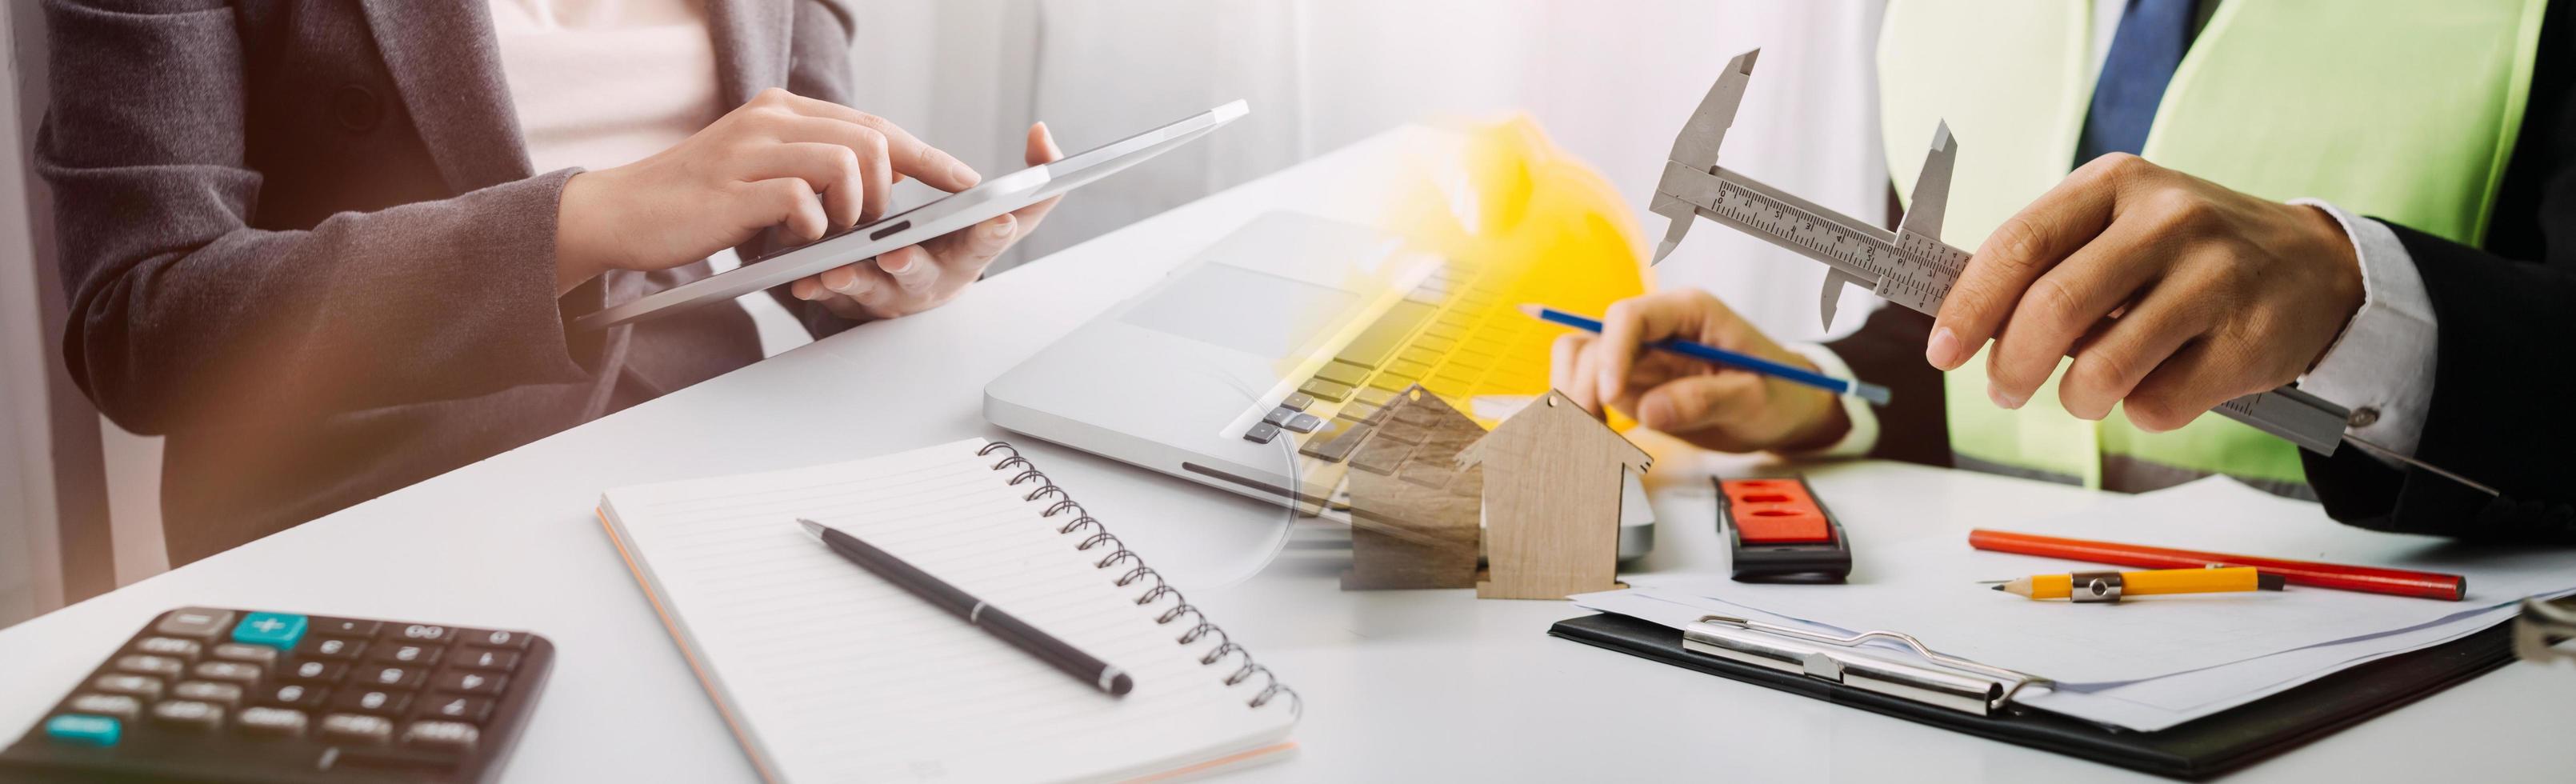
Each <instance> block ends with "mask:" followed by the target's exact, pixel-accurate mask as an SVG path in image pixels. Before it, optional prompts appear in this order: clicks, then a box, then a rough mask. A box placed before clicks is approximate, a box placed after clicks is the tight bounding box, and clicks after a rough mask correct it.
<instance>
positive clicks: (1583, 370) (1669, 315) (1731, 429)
mask: <svg viewBox="0 0 2576 784" xmlns="http://www.w3.org/2000/svg"><path fill="white" fill-rule="evenodd" d="M1601 327H1602V329H1601V334H1600V335H1599V336H1594V335H1592V334H1591V333H1588V332H1580V331H1576V332H1568V333H1566V334H1564V335H1561V336H1559V337H1558V338H1557V339H1556V354H1555V357H1554V358H1553V361H1552V362H1550V371H1549V372H1550V378H1549V381H1550V382H1551V383H1552V384H1553V385H1554V386H1555V387H1556V389H1557V390H1558V391H1561V392H1564V393H1565V395H1566V397H1567V398H1568V399H1571V400H1573V401H1574V403H1575V404H1576V405H1579V406H1582V407H1583V409H1584V410H1585V411H1589V412H1592V413H1593V414H1594V415H1599V414H1600V413H1601V412H1602V411H1603V406H1605V405H1606V406H1608V407H1609V408H1611V409H1615V410H1618V411H1619V412H1621V413H1624V414H1627V415H1628V416H1630V417H1632V418H1634V419H1636V420H1637V423H1638V424H1640V425H1644V426H1646V427H1648V428H1652V429H1655V430H1659V431H1662V432H1665V433H1668V434H1671V435H1673V436H1676V437H1679V438H1681V439H1682V440H1685V441H1689V442H1691V443H1693V444H1696V445H1699V446H1700V447H1703V448H1707V449H1715V450H1719V451H1724V452H1754V451H1761V450H1776V451H1800V450H1810V449H1821V448H1824V447H1827V446H1831V445H1832V444H1833V443H1834V442H1836V441H1839V440H1841V439H1842V437H1843V435H1844V434H1845V433H1848V432H1850V431H1851V420H1850V419H1849V418H1848V417H1846V416H1844V414H1843V408H1842V402H1841V401H1839V400H1837V399H1835V398H1834V396H1833V394H1831V393H1828V392H1825V391H1823V390H1820V389H1816V388H1814V387H1809V386H1804V385H1800V384H1794V383H1790V382H1789V381H1786V380H1783V379H1781V378H1778V377H1776V376H1770V375H1764V374H1759V373H1753V372H1750V371H1746V370H1741V369H1737V368H1732V367H1726V366H1722V365H1715V364H1710V363H1708V362H1703V361H1700V360H1697V359H1692V358H1690V357H1686V356H1682V355H1680V354H1676V353H1673V352H1669V351H1653V350H1648V349H1646V348H1645V346H1646V344H1649V343H1653V342H1656V341H1659V340H1664V339H1666V338H1681V339H1683V340H1691V341H1697V342H1700V343H1706V344H1708V345H1712V346H1716V347H1718V348H1722V349H1726V350H1728V351H1735V352H1740V353H1745V354H1751V355H1753V356H1757V357H1761V358H1763V359H1768V360H1771V361H1774V362H1779V363H1782V364H1786V365H1792V366H1796V367H1803V368H1807V369H1809V370H1814V369H1816V367H1815V364H1814V363H1812V362H1809V361H1807V359H1806V358H1805V357H1801V356H1799V355H1797V354H1796V353H1795V352H1791V351H1789V350H1788V349H1785V348H1782V347H1781V346H1780V344H1779V343H1777V342H1775V341H1773V340H1771V338H1770V337H1768V336H1765V335H1763V334H1762V331H1761V330H1759V329H1756V328H1754V326H1753V324H1752V323H1751V322H1748V321H1745V320H1744V318H1743V317H1741V316H1738V315H1736V313H1735V311H1734V310H1733V309H1731V308H1728V307H1727V306H1726V303H1724V302H1720V301H1718V299H1717V297H1714V296H1711V295H1709V293H1708V292H1704V291H1699V290H1696V289H1676V290H1671V291H1658V292H1654V293H1651V294H1646V295H1644V296H1639V297H1632V298H1629V299H1625V300H1621V301H1619V302H1616V303H1613V304H1612V305H1611V306H1610V310H1609V312H1607V313H1605V314H1603V315H1602V317H1601Z"/></svg>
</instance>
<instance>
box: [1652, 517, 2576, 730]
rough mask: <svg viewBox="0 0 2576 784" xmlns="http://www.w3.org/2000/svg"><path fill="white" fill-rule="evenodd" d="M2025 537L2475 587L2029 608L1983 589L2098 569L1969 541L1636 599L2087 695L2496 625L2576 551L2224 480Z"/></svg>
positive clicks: (1869, 550) (1676, 582)
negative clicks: (1825, 573) (2408, 632)
mask: <svg viewBox="0 0 2576 784" xmlns="http://www.w3.org/2000/svg"><path fill="white" fill-rule="evenodd" d="M2017 530H2023V531H2026V532H2029V533H2038V534H2047V535H2052V536H2067V537H2075V538H2082V539H2096V540H2103V541H2113V542H2125V543H2134V544H2146V545H2159V546H2166V547H2181V548H2187V549H2194V550H2206V551H2213V552H2224V553H2242V554H2246V555H2263V556H2270V557H2277V558H2294V559H2301V560H2313V561H2325V562H2332V563H2351V564H2370V565H2376V566H2389V567H2395V568H2402V569H2418V570H2424V571H2433V572H2444V573H2450V574H2462V575H2467V576H2468V578H2469V580H2468V585H2469V598H2468V599H2467V600H2466V601H2459V602H2449V601H2439V600H2432V599H2416V598H2408V597H2401V596H2384V595H2379V594H2367V593H2357V592H2352V591H2334V590H2324V589H2316V588H2302V587H2298V586H2292V587H2291V588H2290V589H2289V590H2287V591H2279V592H2271V591H2262V592H2249V593H2226V594H2198V595H2181V596H2157V597H2151V598H2145V599H2135V600H2131V601H2128V602H2123V603H2120V604H2117V605H2100V604H2083V605H2079V604H2073V603H2069V602H2063V601H2033V600H2029V599H2023V598H2020V597H2016V596H2012V595H2010V594H2005V593H2001V592H1996V591H1990V590H1987V587H1986V586H1983V585H1979V584H1977V582H1978V581H1979V580H1999V579H2008V578H2013V577H2022V576H2027V575H2033V574H2049V573H2063V572H2072V571H2087V570H2098V569H2102V568H2105V567H2104V566H2103V565H2101V564H2090V563H2083V562H2078V561H2064V560H2057V559H2051V558H2037V557H2032V556H2026V555H2013V554H2009V553H1993V552H1984V551H1979V550H1974V549H1970V548H1969V547H1968V544H1967V541H1966V535H1965V532H1942V533H1939V534H1935V535H1930V536H1926V537H1922V538H1917V539H1914V540H1911V541H1902V542H1896V543H1892V544H1884V545H1879V546H1875V547H1860V548H1855V551H1854V556H1855V559H1856V563H1855V565H1854V569H1853V572H1852V577H1851V583H1850V584H1848V585H1843V586H1833V587H1820V586H1812V585H1759V584H1748V583H1738V582H1735V581H1732V580H1728V579H1725V578H1723V577H1716V576H1706V577H1692V578H1678V579H1669V578H1666V579H1658V578H1645V580H1644V582H1642V583H1640V582H1638V581H1636V580H1632V581H1631V582H1632V583H1638V584H1645V585H1652V586H1653V587H1657V588H1664V589H1670V590H1680V591H1688V592H1692V593H1696V594H1698V595H1702V596H1708V597H1712V598H1717V599H1722V600H1726V601H1729V602H1733V603H1736V604H1741V605H1745V606H1748V607H1758V608H1761V609H1763V610H1767V611H1770V612H1773V613H1777V614H1780V615H1783V616H1787V617H1791V618H1798V619H1802V620H1810V621H1816V622H1819V623H1824V624H1827V625H1831V626H1837V627H1843V628H1868V629H1903V630H1906V631H1908V632H1911V633H1913V634H1914V635H1915V636H1917V637H1921V638H1923V640H1924V641H1925V642H1927V643H1929V644H1932V645H1934V646H1936V647H1940V648H1942V649H1944V650H1947V651H1949V652H1950V653H1953V654H1956V655H1960V656H1965V657H1968V658H1971V659H1976V660H1978V661H1983V662H1986V663H1989V664H1994V665H1996V666H2001V667H2012V668H2015V669H2020V670H2023V671H2026V672H2033V673H2036V674H2039V675H2043V676H2047V677H2050V678H2053V679H2055V680H2058V681H2060V682H2063V683H2068V684H2073V685H2078V686H2099V685H2108V684H2116V683H2123V682H2128V681H2137V680H2144V679H2148V678H2155V677H2160V676H2166V675H2172V674H2175V673H2180V672H2187V671H2191V670H2198V669H2205V668H2209V667H2215V666H2219V665H2222V664H2229V663H2232V662H2237V661H2242V660H2245V659H2249V658H2253V657H2256V656H2263V655H2267V654H2273V653H2280V652H2283V651H2289V650H2294V649H2299V648H2306V647H2310V646H2316V645H2324V644H2328V643H2333V642H2338V641H2342V640H2347V639H2352V638H2355V637H2361V636H2364V635H2371V634H2379V633H2384V632H2389V631H2392V630H2397V629H2405V628H2411V627H2417V626H2422V625H2425V624H2431V623H2436V622H2439V621H2443V620H2445V619H2449V618H2453V617H2454V616H2468V615H2475V614H2479V613H2483V612H2486V611H2487V610H2489V609H2491V608H2494V607H2497V606H2499V605H2504V604H2509V603H2511V602H2514V601H2517V600H2520V599H2522V598H2523V597H2526V596H2532V595H2537V594H2548V593H2557V592H2560V591H2566V590H2569V589H2571V588H2576V549H2571V548H2534V547H2519V548H2517V547H2505V546H2471V545H2464V544H2460V543H2457V542H2452V541H2449V540H2445V539H2441V538H2437V537H2427V536H2409V535H2402V534H2387V533H2378V532H2373V531H2366V530H2362V529H2359V528H2354V527H2351V526H2346V525H2343V524H2341V523H2337V522H2334V521H2333V520H2330V519H2327V517H2326V516H2325V513H2324V511H2323V510H2322V509H2321V508H2320V507H2318V506H2317V505H2316V504H2312V503H2305V502H2299V501H2291V500H2288V499H2283V498H2279V497H2277V496H2273V495H2270V494H2267V493H2264V492H2262V491H2259V490H2255V489H2253V488H2249V487H2246V486H2244V485H2241V484H2238V483H2236V482H2233V481H2229V480H2225V479H2218V478H2213V479H2208V480H2202V481H2198V482H2193V483H2191V484H2187V485H2183V486H2181V487H2176V488H2172V489H2169V490H2163V491H2159V492H2154V493H2145V494H2141V495H2136V496H2130V497H2126V498H2120V499H2115V500H2111V501H2106V502H2103V503H2102V504H2100V505H2098V506H2095V507H2092V508H2090V509H2087V510H2085V511H2083V512H2079V513H2076V514H2073V515H2068V516H2066V517H2062V518H2058V519H2056V520H2052V521H2049V522H2044V523H2037V524H2031V525H2026V526H2021V527H2019V528H2017Z"/></svg>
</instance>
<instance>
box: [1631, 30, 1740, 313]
mask: <svg viewBox="0 0 2576 784" xmlns="http://www.w3.org/2000/svg"><path fill="white" fill-rule="evenodd" d="M1761 55H1762V50H1760V49H1755V50H1752V51H1749V52H1745V53H1743V54H1739V55H1736V56H1735V59H1732V60H1728V61H1726V72H1725V73H1723V74H1720V75H1719V76H1718V77H1717V84H1714V85H1710V86H1709V88H1708V96H1707V97H1705V98H1701V99H1700V102H1699V108H1698V109H1696V110H1693V111H1692V112H1691V117H1690V121H1689V122H1686V123H1683V124H1682V132H1681V135H1679V136H1676V137H1673V153H1672V155H1671V156H1670V157H1671V159H1672V162H1673V163H1675V164H1679V165H1681V166H1682V167H1684V168H1688V169H1692V170H1695V171H1701V172H1708V173H1712V174H1713V173H1716V171H1717V148H1718V145H1720V144H1721V143H1724V142H1725V141H1726V129H1727V127H1728V126H1731V125H1734V124H1735V109H1736V107H1737V106H1740V105H1742V104H1743V103H1744V85H1745V84H1746V83H1748V82H1750V81H1752V79H1753V61H1754V60H1755V59H1756V58H1758V57H1760V56H1761ZM1679 191H1680V188H1679V187H1678V186H1677V184H1675V183H1673V182H1672V181H1671V180H1670V179H1669V178H1668V179H1666V180H1664V181H1662V182H1659V183H1657V184H1656V186H1655V197H1654V198H1653V199H1651V200H1649V201H1648V202H1647V207H1646V209H1648V210H1649V211H1652V212H1654V213H1655V214H1657V215H1661V216H1664V218H1665V219H1666V220H1668V221H1670V224H1669V225H1667V226H1665V228H1664V241H1663V242H1661V243H1658V244H1656V245H1655V258H1654V260H1653V261H1652V262H1649V263H1652V264H1660V263H1663V261H1664V257H1665V256H1669V255H1672V252H1673V249H1674V248H1677V247H1680V246H1681V244H1682V237H1683V236H1684V235H1687V234H1689V233H1690V227H1691V223H1693V222H1695V221H1696V220H1698V218H1699V210H1698V208H1696V207H1693V206H1691V203H1690V202H1687V201H1683V200H1682V199H1680V198H1676V197H1675V196H1674V195H1673V194H1675V193H1677V192H1679Z"/></svg>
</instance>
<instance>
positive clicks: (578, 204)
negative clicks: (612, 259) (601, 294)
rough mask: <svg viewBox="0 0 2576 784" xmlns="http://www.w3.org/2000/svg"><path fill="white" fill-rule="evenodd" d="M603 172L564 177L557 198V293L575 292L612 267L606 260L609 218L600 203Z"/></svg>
mask: <svg viewBox="0 0 2576 784" xmlns="http://www.w3.org/2000/svg"><path fill="white" fill-rule="evenodd" d="M599 175H600V173H599V172H587V171H586V172H579V173H575V174H574V175H573V176H571V177H570V178H567V179H565V180H564V184H563V193H562V194H561V195H560V196H558V197H557V198H556V200H555V296H558V297H560V296H563V295H565V294H568V293H571V292H572V290H573V289H575V288H578V287H580V286H581V284H583V283H587V282H589V281H590V279H591V278H596V277H599V275H600V274H601V273H603V272H606V271H607V270H608V264H607V263H606V262H605V261H604V260H603V259H604V257H605V255H606V253H605V250H604V249H605V248H606V247H607V246H606V245H604V244H602V238H603V237H605V236H606V235H607V232H606V230H605V229H604V228H603V227H601V226H599V225H598V224H599V222H600V220H601V219H602V218H603V217H605V216H604V215H603V213H604V210H602V209H601V208H600V207H599V206H598V204H597V201H598V198H599V187H600V184H601V183H600V182H599Z"/></svg>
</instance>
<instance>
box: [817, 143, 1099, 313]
mask: <svg viewBox="0 0 2576 784" xmlns="http://www.w3.org/2000/svg"><path fill="white" fill-rule="evenodd" d="M1027 154H1028V162H1029V165H1030V166H1043V165H1046V164H1050V163H1054V162H1056V161H1057V160H1058V159H1061V158H1063V157H1064V152H1063V151H1062V150H1058V149H1056V146H1055V138H1054V136H1052V135H1050V134H1048V133H1047V129H1046V124H1045V123H1038V124H1036V125H1032V126H1029V141H1028V153H1027ZM1063 198H1064V197H1062V196H1057V197H1052V198H1048V199H1045V200H1042V201H1039V202H1038V203H1036V204H1031V205H1029V206H1026V207H1021V208H1019V209H1016V210H1012V211H1010V212H1006V213H1002V214H1001V215H1000V216H999V217H995V218H993V219H991V220H987V221H984V222H982V223H978V224H976V225H974V226H972V227H969V228H964V229H959V230H957V231H953V232H949V233H947V234H945V235H941V236H939V237H936V238H933V239H930V240H927V241H925V242H922V243H921V244H919V245H907V246H904V247H902V248H897V249H895V250H892V251H889V252H887V253H885V254H884V255H880V256H878V257H876V259H875V261H876V263H875V264H869V263H867V262H864V261H862V262H857V263H853V264H850V265H848V266H844V267H838V268H835V269H831V270H827V271H825V272H823V273H822V274H820V275H811V276H807V277H804V278H800V279H798V280H797V281H796V282H795V283H793V284H790V285H789V288H788V293H791V294H794V295H796V298H797V299H801V300H807V301H813V302H821V303H823V307H825V308H827V309H829V310H831V311H832V314H833V315H836V316H840V317H841V318H845V319H852V320H858V321H866V320H872V319H888V318H894V317H897V316H907V315H911V314H914V313H919V312H922V311H925V310H929V309H931V308H935V307H939V306H940V305H943V304H947V302H948V301H949V300H951V299H955V298H957V295H958V294H959V293H962V292H964V291H965V290H966V284H969V283H973V282H975V281H976V279H978V278H981V277H983V275H984V267H985V266H987V265H990V264H992V263H993V258H994V257H996V256H1000V255H1002V251H1004V250H1008V249H1010V247H1011V243H1014V242H1018V241H1020V238H1021V237H1026V236H1028V235H1029V232H1031V231H1035V230H1037V227H1038V222H1039V221H1043V220H1045V219H1046V214H1047V211H1048V210H1051V209H1054V208H1055V203H1056V202H1057V201H1059V200H1062V199H1063ZM806 239H813V238H811V237H808V238H806Z"/></svg>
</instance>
